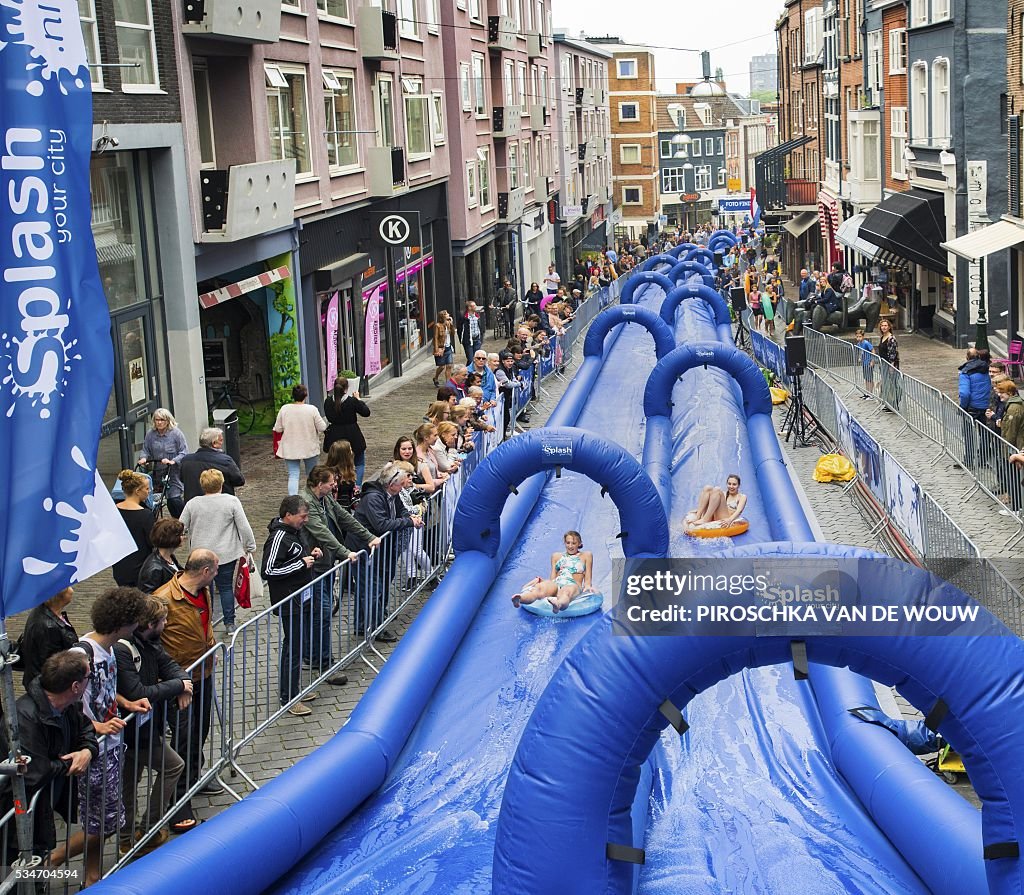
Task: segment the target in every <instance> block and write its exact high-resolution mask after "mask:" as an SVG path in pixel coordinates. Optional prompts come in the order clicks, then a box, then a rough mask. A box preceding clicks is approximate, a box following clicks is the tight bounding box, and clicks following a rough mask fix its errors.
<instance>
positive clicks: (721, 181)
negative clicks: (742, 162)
mask: <svg viewBox="0 0 1024 895" xmlns="http://www.w3.org/2000/svg"><path fill="white" fill-rule="evenodd" d="M718 185H719V186H725V168H719V169H718Z"/></svg>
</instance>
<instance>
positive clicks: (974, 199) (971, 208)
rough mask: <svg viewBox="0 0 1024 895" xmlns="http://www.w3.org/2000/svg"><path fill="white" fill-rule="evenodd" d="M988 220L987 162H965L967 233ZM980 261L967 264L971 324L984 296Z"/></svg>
mask: <svg viewBox="0 0 1024 895" xmlns="http://www.w3.org/2000/svg"><path fill="white" fill-rule="evenodd" d="M990 223H991V222H990V221H989V219H988V162H985V161H978V162H972V161H968V162H967V232H968V233H973V232H974V231H975V230H981V229H982V228H983V227H987V226H988V225H989V224H990ZM981 278H982V267H981V262H980V261H970V262H968V264H967V301H968V315H969V320H970V322H971V323H972V324H974V323H977V322H978V309H979V308H980V307H981V300H982V297H983V295H984V284H983V283H982V279H981Z"/></svg>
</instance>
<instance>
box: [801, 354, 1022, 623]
mask: <svg viewBox="0 0 1024 895" xmlns="http://www.w3.org/2000/svg"><path fill="white" fill-rule="evenodd" d="M803 396H804V406H805V407H806V408H807V410H808V411H810V413H811V414H812V415H813V416H814V418H815V419H816V420H817V422H818V425H819V426H820V427H821V428H822V429H824V430H825V431H826V432H828V433H829V435H830V436H831V437H832V438H833V439H834V440H835V441H837V442H839V443H840V444H842V441H843V439H842V438H841V437H840V420H839V416H838V415H839V413H840V412H844V413H846V414H849V413H850V412H849V409H848V408H847V407H846V405H845V404H844V402H843V400H842V398H841V397H840V395H839V394H838V393H837V392H836V391H835V390H834V389H833V388H832V386H831V385H830V384H829V383H828V382H826V381H825V380H824V379H822V378H821V377H820V376H818V375H817V374H816V373H815V372H814V371H808V372H807V373H805V374H804V377H803ZM999 440H1000V441H1002V439H999ZM1003 444H1005V442H1003ZM864 448H865V453H866V454H874V453H875V451H877V468H876V466H875V464H873V463H871V462H870V458H867V459H862V458H861V457H860V456H859V453H860V451H859V450H858V451H856V452H855V453H857V454H858V456H855V457H850V458H849V459H850V460H851V461H852V462H853V463H854V465H855V466H857V468H858V474H859V477H860V478H861V480H862V483H863V484H864V485H865V486H866V487H867V490H868V491H869V492H870V493H871V494H872V496H873V497H874V499H875V503H876V504H877V507H878V509H879V511H880V512H881V513H882V514H883V516H884V520H885V522H886V523H887V524H888V525H890V526H891V527H893V528H894V529H895V530H896V531H898V532H899V533H900V535H901V538H902V540H903V542H904V543H905V544H906V546H907V547H908V548H909V549H910V551H911V552H912V554H913V555H914V556H915V557H916V558H917V560H918V561H919V562H920V564H921V565H922V566H923V567H924V568H926V569H928V570H929V571H931V572H933V573H934V574H935V575H937V576H938V577H939V578H941V579H942V580H944V581H949V582H950V583H951V584H953V585H955V586H957V587H959V588H960V589H961V590H963V591H964V592H966V593H968V594H970V595H971V596H972V597H974V598H975V599H976V600H977V601H978V602H979V603H980V604H981V605H983V606H984V607H985V608H986V609H988V610H989V611H990V612H992V613H993V614H995V615H996V616H997V617H998V618H1000V619H1001V620H1002V621H1003V623H1004V624H1005V625H1006V626H1007V627H1008V628H1010V630H1012V631H1013V632H1014V633H1015V634H1016V635H1017V636H1018V637H1021V636H1024V597H1022V596H1021V594H1020V592H1019V591H1018V590H1017V589H1016V587H1014V585H1013V584H1011V582H1010V581H1009V580H1008V579H1007V577H1006V575H1004V574H1003V572H1001V571H1000V570H999V569H998V568H997V567H996V566H995V565H994V564H993V563H992V561H991V560H990V559H988V558H987V557H985V556H984V553H983V551H982V550H981V549H980V548H979V547H978V546H977V545H976V544H975V543H974V542H973V541H972V540H971V538H970V536H969V535H968V534H967V533H966V532H964V530H963V529H962V528H960V526H959V525H957V523H956V521H955V520H954V519H953V517H952V516H950V514H949V513H947V512H946V511H945V510H944V509H943V508H942V507H941V506H940V505H939V504H938V502H937V501H936V500H935V499H934V497H932V495H931V494H929V493H928V491H926V490H925V489H924V488H922V487H921V485H920V484H919V483H918V482H917V481H916V480H915V479H914V478H913V476H912V475H911V474H910V472H908V471H907V470H906V469H905V468H904V467H903V466H902V465H901V464H900V463H899V462H898V461H897V460H896V459H895V458H894V457H893V456H892V455H891V454H889V452H888V451H886V450H885V448H884V447H882V446H881V445H879V444H877V442H874V440H873V439H872V443H871V444H868V445H865V446H864ZM986 450H987V448H986V446H985V445H984V444H979V456H984V455H985V451H986ZM986 459H990V458H986ZM865 467H867V468H865ZM1018 482H1019V474H1018ZM1015 493H1016V494H1017V495H1018V497H1019V496H1020V491H1019V487H1018V490H1017V491H1016V492H1015ZM915 507H916V510H915Z"/></svg>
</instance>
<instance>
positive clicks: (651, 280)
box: [619, 270, 675, 305]
mask: <svg viewBox="0 0 1024 895" xmlns="http://www.w3.org/2000/svg"><path fill="white" fill-rule="evenodd" d="M674 285H675V284H674V283H673V282H672V280H670V279H669V278H668V277H666V276H665V275H664V274H661V273H657V272H655V271H653V270H647V271H643V272H641V273H635V274H633V276H631V277H630V278H629V279H628V280H626V285H625V286H623V287H622V292H621V293H619V304H622V305H628V304H632V303H633V293H635V292H636V290H637V289H640V288H641V287H647V286H660V287H661V288H662V290H663V291H664V292H665V294H666V295H668V293H669V292H671V291H672V287H673V286H674Z"/></svg>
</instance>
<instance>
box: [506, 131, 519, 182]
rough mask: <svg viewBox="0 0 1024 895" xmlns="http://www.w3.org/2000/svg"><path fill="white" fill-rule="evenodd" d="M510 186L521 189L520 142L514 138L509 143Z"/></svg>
mask: <svg viewBox="0 0 1024 895" xmlns="http://www.w3.org/2000/svg"><path fill="white" fill-rule="evenodd" d="M508 188H509V189H510V190H517V189H519V144H518V143H517V142H515V141H514V140H510V141H509V144H508Z"/></svg>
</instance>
